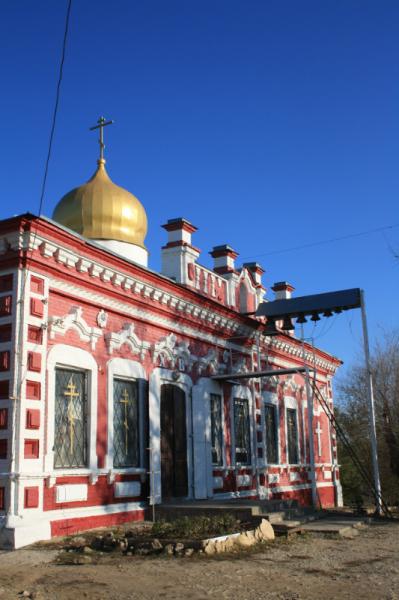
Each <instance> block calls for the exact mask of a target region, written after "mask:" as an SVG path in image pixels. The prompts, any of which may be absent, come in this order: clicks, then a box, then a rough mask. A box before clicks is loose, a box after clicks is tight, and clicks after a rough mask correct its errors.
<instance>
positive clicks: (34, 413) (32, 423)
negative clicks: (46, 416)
mask: <svg viewBox="0 0 399 600" xmlns="http://www.w3.org/2000/svg"><path fill="white" fill-rule="evenodd" d="M39 427H40V410H37V409H36V408H29V409H28V410H27V411H26V429H39Z"/></svg>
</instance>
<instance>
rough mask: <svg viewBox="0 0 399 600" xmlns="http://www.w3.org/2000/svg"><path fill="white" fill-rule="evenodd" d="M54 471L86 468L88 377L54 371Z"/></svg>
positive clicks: (72, 372) (66, 370)
mask: <svg viewBox="0 0 399 600" xmlns="http://www.w3.org/2000/svg"><path fill="white" fill-rule="evenodd" d="M54 425H55V426H54V467H55V468H56V469H60V468H77V467H86V466H87V374H86V373H85V372H84V371H73V370H71V369H56V371H55V424H54Z"/></svg>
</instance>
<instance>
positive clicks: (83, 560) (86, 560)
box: [73, 554, 92, 565]
mask: <svg viewBox="0 0 399 600" xmlns="http://www.w3.org/2000/svg"><path fill="white" fill-rule="evenodd" d="M91 562H92V559H91V556H87V555H83V554H81V555H80V556H77V557H76V558H74V559H73V564H74V565H88V564H90V563H91Z"/></svg>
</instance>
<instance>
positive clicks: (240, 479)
mask: <svg viewBox="0 0 399 600" xmlns="http://www.w3.org/2000/svg"><path fill="white" fill-rule="evenodd" d="M237 485H238V487H247V486H249V485H252V476H251V475H248V474H246V475H238V476H237Z"/></svg>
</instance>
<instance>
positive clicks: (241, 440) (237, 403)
mask: <svg viewBox="0 0 399 600" xmlns="http://www.w3.org/2000/svg"><path fill="white" fill-rule="evenodd" d="M234 432H235V457H236V463H238V464H242V465H249V464H250V463H251V441H250V427H249V405H248V400H246V399H241V398H234Z"/></svg>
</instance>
